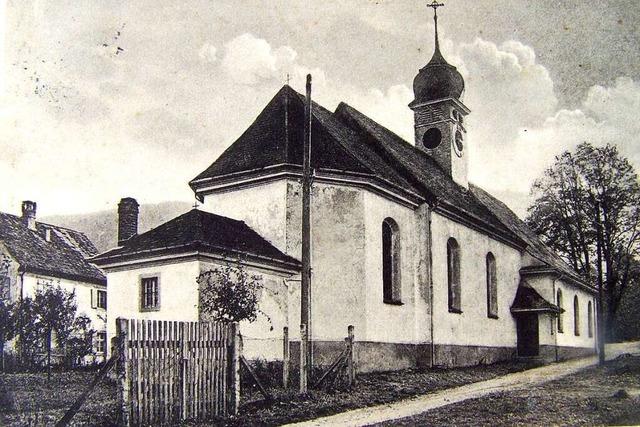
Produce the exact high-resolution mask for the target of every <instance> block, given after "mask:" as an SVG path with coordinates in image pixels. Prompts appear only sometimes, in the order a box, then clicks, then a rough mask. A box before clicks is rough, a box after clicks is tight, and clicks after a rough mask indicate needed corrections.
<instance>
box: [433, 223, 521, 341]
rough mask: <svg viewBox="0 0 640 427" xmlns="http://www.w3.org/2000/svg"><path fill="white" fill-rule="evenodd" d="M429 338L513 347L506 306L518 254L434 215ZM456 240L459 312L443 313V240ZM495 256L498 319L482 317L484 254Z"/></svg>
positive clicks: (512, 290) (515, 276)
mask: <svg viewBox="0 0 640 427" xmlns="http://www.w3.org/2000/svg"><path fill="white" fill-rule="evenodd" d="M432 234H433V237H432V253H433V294H434V295H433V312H434V343H435V344H450V345H480V346H500V347H515V346H516V341H517V335H516V322H515V319H514V318H513V316H512V315H511V312H510V308H511V304H512V303H513V299H514V298H515V295H516V291H517V287H518V283H519V280H520V274H519V270H520V265H521V264H520V262H521V254H520V251H518V250H517V249H514V248H511V247H509V246H507V245H505V244H503V243H500V242H498V241H496V240H494V239H492V238H490V237H489V236H487V235H485V234H482V233H479V232H477V231H474V230H472V229H470V228H467V227H465V226H463V225H460V224H458V223H456V222H453V221H451V220H449V219H447V218H445V217H443V216H441V215H439V214H436V213H434V214H433V215H432ZM450 237H453V238H455V239H456V240H457V241H458V244H459V245H460V262H461V264H460V267H461V268H460V271H461V279H460V280H461V307H462V313H460V314H457V313H449V305H448V288H447V240H448V239H449V238H450ZM488 252H492V253H493V255H494V256H495V258H496V270H497V278H498V319H492V318H489V317H488V316H487V285H486V271H485V270H486V266H485V262H486V255H487V253H488Z"/></svg>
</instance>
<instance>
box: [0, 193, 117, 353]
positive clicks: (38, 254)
mask: <svg viewBox="0 0 640 427" xmlns="http://www.w3.org/2000/svg"><path fill="white" fill-rule="evenodd" d="M96 253H97V250H96V248H95V247H94V246H93V244H92V243H91V241H90V240H89V239H88V238H87V237H86V236H85V235H84V234H82V233H80V232H78V231H74V230H70V229H68V228H64V227H59V226H57V225H51V224H45V223H42V222H38V221H36V203H35V202H31V201H25V202H22V217H18V216H15V215H11V214H7V213H1V212H0V258H2V261H3V263H2V267H3V269H2V270H3V271H2V274H1V275H0V297H2V298H4V299H5V300H7V301H12V302H13V301H18V300H20V299H21V298H23V297H26V296H33V295H34V294H35V292H36V290H37V289H38V288H40V287H46V286H51V285H59V286H60V287H62V288H64V289H66V290H68V291H73V292H75V295H76V301H77V305H78V314H84V315H86V316H88V317H89V318H90V319H91V327H92V328H93V329H94V330H95V331H97V333H96V337H95V350H96V356H97V358H96V360H95V361H99V360H102V358H103V357H104V354H105V351H106V343H107V341H106V323H107V319H106V315H107V287H106V277H105V276H104V274H103V273H102V272H101V271H100V270H99V269H98V268H97V267H96V266H95V265H93V264H91V263H90V262H89V261H87V258H88V257H91V256H94V255H96Z"/></svg>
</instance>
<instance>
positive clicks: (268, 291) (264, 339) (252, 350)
mask: <svg viewBox="0 0 640 427" xmlns="http://www.w3.org/2000/svg"><path fill="white" fill-rule="evenodd" d="M217 266H221V265H220V264H218V263H211V262H202V263H201V267H200V268H201V269H202V271H205V270H209V269H213V268H215V267H217ZM246 270H247V273H249V274H251V275H258V276H260V277H261V281H262V285H263V289H262V290H261V291H260V296H259V300H260V303H259V304H260V311H261V313H259V314H258V317H257V319H256V320H255V321H254V322H248V321H243V322H240V333H241V334H242V337H243V344H244V348H243V354H244V355H245V356H246V357H247V358H248V359H265V360H281V359H282V341H283V340H282V337H283V328H284V327H285V326H289V319H288V317H289V312H288V310H289V307H288V303H289V290H288V287H287V284H286V282H285V281H284V277H282V276H280V275H276V274H273V273H268V272H266V271H263V270H257V269H252V268H247V269H246Z"/></svg>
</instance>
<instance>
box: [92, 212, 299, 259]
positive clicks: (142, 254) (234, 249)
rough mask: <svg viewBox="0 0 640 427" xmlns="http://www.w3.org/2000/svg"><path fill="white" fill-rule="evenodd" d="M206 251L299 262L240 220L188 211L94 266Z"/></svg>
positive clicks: (118, 249) (234, 255)
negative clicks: (163, 255) (160, 255)
mask: <svg viewBox="0 0 640 427" xmlns="http://www.w3.org/2000/svg"><path fill="white" fill-rule="evenodd" d="M192 251H206V252H213V253H218V254H221V255H228V256H231V257H240V258H242V256H248V257H254V258H258V259H262V260H264V261H269V262H276V263H279V264H283V265H286V266H288V267H289V268H293V269H297V268H299V266H300V262H299V261H298V260H296V259H295V258H292V257H290V256H288V255H286V254H284V253H282V252H281V251H280V250H279V249H278V248H276V247H275V246H273V245H272V244H271V243H269V242H268V241H267V240H265V239H264V238H263V237H262V236H260V235H259V234H258V233H256V232H255V231H254V230H253V229H251V228H250V227H249V226H248V225H247V224H245V223H244V222H242V221H238V220H235V219H231V218H227V217H224V216H220V215H215V214H212V213H209V212H204V211H200V210H197V209H192V210H191V211H189V212H187V213H185V214H182V215H180V216H178V217H176V218H173V219H172V220H169V221H167V222H165V223H164V224H162V225H160V226H158V227H156V228H154V229H151V230H149V231H147V232H145V233H142V234H139V235H136V236H133V237H131V238H130V239H129V240H127V241H126V243H125V244H124V245H123V246H121V247H118V248H115V249H111V250H109V251H107V252H104V253H102V254H100V255H98V256H96V257H94V258H92V261H93V262H95V263H96V264H97V265H107V264H111V263H114V262H119V261H125V260H134V259H144V258H148V257H151V256H154V255H159V254H176V253H184V252H192Z"/></svg>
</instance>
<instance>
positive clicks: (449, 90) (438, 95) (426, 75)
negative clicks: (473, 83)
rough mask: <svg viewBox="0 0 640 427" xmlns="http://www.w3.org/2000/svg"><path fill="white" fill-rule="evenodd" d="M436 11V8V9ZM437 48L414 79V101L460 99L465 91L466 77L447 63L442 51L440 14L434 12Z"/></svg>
mask: <svg viewBox="0 0 640 427" xmlns="http://www.w3.org/2000/svg"><path fill="white" fill-rule="evenodd" d="M434 11H435V9H434ZM434 21H435V36H436V48H435V52H434V53H433V57H432V58H431V61H429V63H428V64H427V65H425V66H424V67H423V68H421V69H420V71H419V72H418V75H417V76H416V77H415V79H413V94H414V96H415V100H414V101H413V103H416V104H418V103H423V102H429V101H435V100H436V99H443V98H456V99H459V98H460V96H461V95H462V92H463V91H464V79H463V78H462V75H461V74H460V73H459V72H458V70H457V69H456V67H454V66H453V65H451V64H449V63H447V61H446V60H445V59H444V57H443V56H442V53H440V43H439V42H438V16H437V15H436V14H434Z"/></svg>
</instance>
